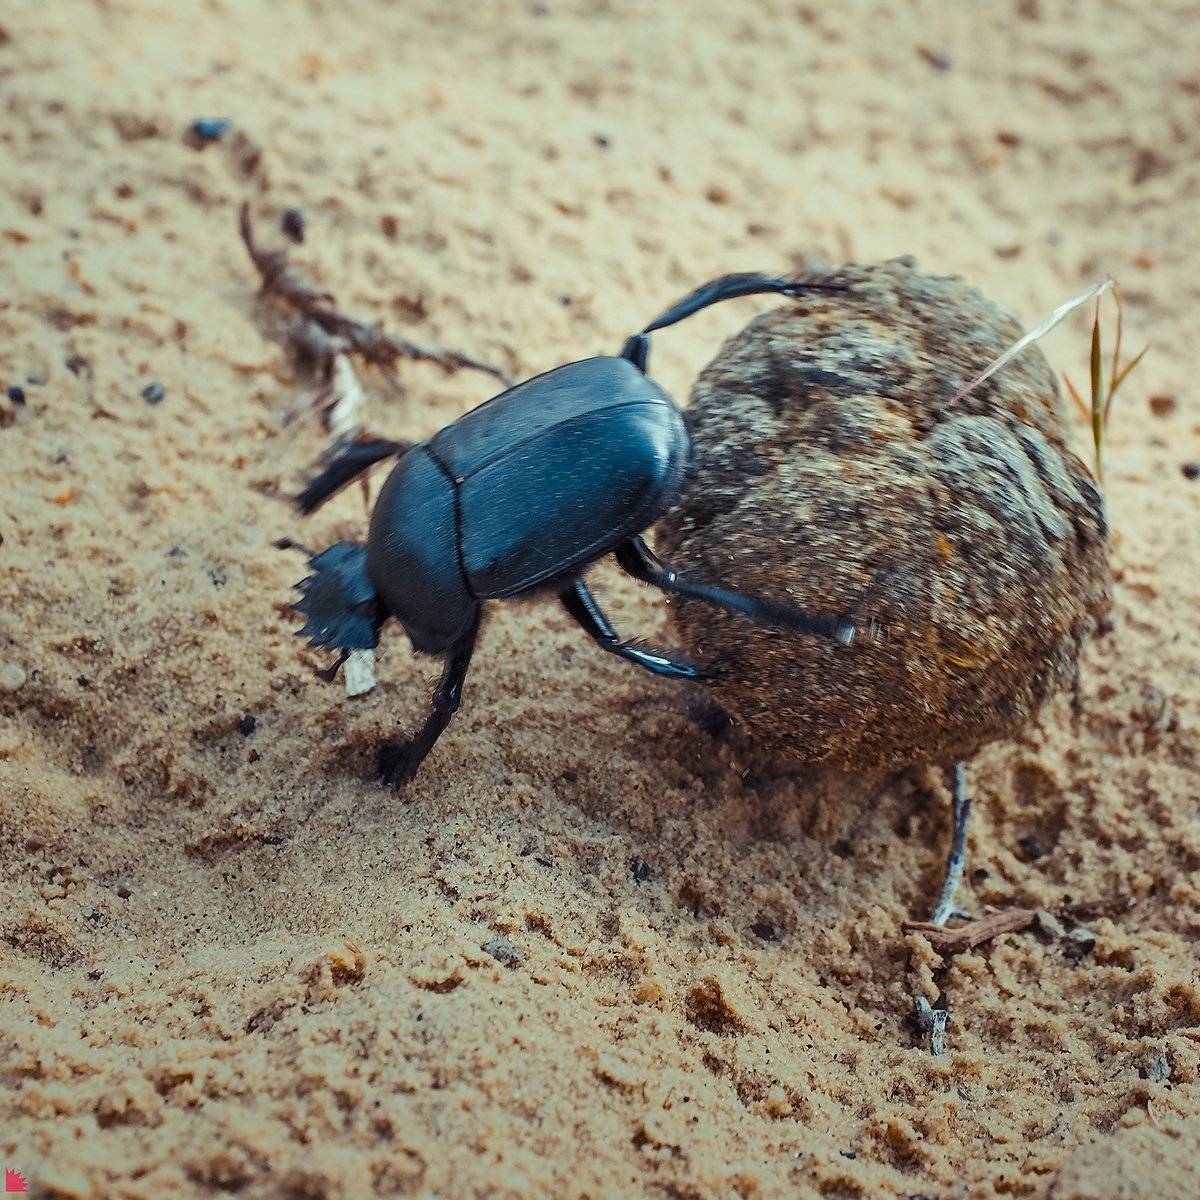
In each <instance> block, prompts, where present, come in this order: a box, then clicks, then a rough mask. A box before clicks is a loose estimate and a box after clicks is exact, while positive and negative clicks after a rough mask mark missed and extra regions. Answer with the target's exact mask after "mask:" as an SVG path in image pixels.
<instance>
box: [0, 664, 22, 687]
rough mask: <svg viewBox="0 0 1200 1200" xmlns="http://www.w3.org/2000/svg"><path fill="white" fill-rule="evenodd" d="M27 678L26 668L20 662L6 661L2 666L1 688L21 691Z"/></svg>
mask: <svg viewBox="0 0 1200 1200" xmlns="http://www.w3.org/2000/svg"><path fill="white" fill-rule="evenodd" d="M27 678H28V676H27V675H26V674H25V668H24V667H22V666H21V665H20V664H19V663H5V664H4V666H2V667H0V688H3V689H4V691H6V692H19V691H20V690H21V688H23V687H24V686H25V680H26V679H27Z"/></svg>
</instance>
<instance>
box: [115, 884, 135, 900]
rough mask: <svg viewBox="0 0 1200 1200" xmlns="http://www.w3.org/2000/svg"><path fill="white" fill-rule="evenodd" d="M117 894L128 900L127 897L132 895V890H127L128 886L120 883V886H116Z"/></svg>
mask: <svg viewBox="0 0 1200 1200" xmlns="http://www.w3.org/2000/svg"><path fill="white" fill-rule="evenodd" d="M117 895H118V896H120V897H121V899H122V900H128V899H129V897H130V896H132V895H133V892H131V891H130V890H129V888H127V887H126V886H125V885H124V884H123V883H122V884H121V885H120V886H119V887H118V888H117Z"/></svg>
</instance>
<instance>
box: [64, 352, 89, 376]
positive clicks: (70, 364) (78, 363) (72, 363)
mask: <svg viewBox="0 0 1200 1200" xmlns="http://www.w3.org/2000/svg"><path fill="white" fill-rule="evenodd" d="M87 365H88V360H87V359H86V358H84V356H83V355H82V354H72V355H71V357H70V358H68V359H67V362H66V366H67V370H68V371H70V372H71V374H72V375H78V374H79V372H80V371H82V370H84V369H85V368H86V367H87Z"/></svg>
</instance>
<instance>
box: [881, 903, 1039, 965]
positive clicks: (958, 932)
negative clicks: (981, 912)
mask: <svg viewBox="0 0 1200 1200" xmlns="http://www.w3.org/2000/svg"><path fill="white" fill-rule="evenodd" d="M1036 918H1037V912H1036V911H1035V910H1034V909H1032V908H1007V909H1003V910H1001V911H999V912H994V913H989V914H988V915H987V916H984V917H979V918H977V919H976V920H973V921H966V922H964V923H963V924H961V925H954V926H947V925H938V924H935V923H934V922H932V921H905V922H904V924H903V926H902V928H903V930H904V932H905V933H919V934H920V935H921V936H922V937H924V938H925V939H926V940H927V941H928V942H929V944H930V945H931V946H932V947H933V948H934V949H935V950H936V951H937V952H938V953H939V954H961V953H962V952H963V951H964V950H974V949H975V947H976V946H982V945H983V943H984V942H990V941H991V940H992V938H995V937H999V936H1000V935H1001V934H1002V933H1016V932H1018V931H1019V930H1022V929H1028V928H1029V926H1030V925H1032V924H1033V922H1034V920H1035V919H1036Z"/></svg>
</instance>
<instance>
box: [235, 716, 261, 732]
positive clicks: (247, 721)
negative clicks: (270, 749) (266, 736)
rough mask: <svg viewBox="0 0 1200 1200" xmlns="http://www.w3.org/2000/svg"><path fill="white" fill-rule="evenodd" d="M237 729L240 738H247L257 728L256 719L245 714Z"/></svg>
mask: <svg viewBox="0 0 1200 1200" xmlns="http://www.w3.org/2000/svg"><path fill="white" fill-rule="evenodd" d="M237 727H238V733H240V734H241V735H242V737H249V736H250V735H251V734H252V733H253V732H254V731H255V730H256V729H257V728H258V718H257V717H256V716H255V715H254V714H253V713H247V714H246V715H245V716H244V717H243V718H242V719H241V720H240V721H239V722H238V725H237Z"/></svg>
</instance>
